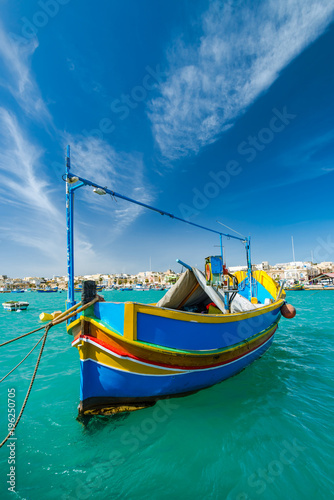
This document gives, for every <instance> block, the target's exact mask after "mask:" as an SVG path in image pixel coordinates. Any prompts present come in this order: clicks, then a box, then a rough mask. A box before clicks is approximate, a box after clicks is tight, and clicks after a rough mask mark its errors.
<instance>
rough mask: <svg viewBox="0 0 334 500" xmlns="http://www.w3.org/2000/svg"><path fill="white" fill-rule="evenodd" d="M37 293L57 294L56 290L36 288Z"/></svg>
mask: <svg viewBox="0 0 334 500" xmlns="http://www.w3.org/2000/svg"><path fill="white" fill-rule="evenodd" d="M36 292H38V293H55V292H58V288H37V290H36Z"/></svg>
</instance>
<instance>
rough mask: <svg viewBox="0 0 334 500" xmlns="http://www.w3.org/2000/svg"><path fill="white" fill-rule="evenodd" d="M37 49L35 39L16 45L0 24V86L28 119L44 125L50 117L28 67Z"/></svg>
mask: <svg viewBox="0 0 334 500" xmlns="http://www.w3.org/2000/svg"><path fill="white" fill-rule="evenodd" d="M37 47H38V41H37V38H36V37H34V38H33V39H31V40H29V41H27V42H26V43H17V42H15V41H14V40H13V39H11V38H10V36H9V35H8V34H7V33H6V31H5V29H4V27H3V25H2V24H1V23H0V57H1V59H2V61H3V66H4V68H5V73H4V74H3V77H2V79H1V80H0V84H1V86H2V87H4V88H6V89H7V90H8V91H9V92H10V93H11V94H12V95H13V97H14V98H15V99H16V101H17V102H18V104H19V105H20V106H21V108H22V109H23V110H24V112H25V113H26V114H27V115H28V116H29V117H32V118H34V119H36V120H38V121H40V122H45V123H46V122H49V121H50V120H51V116H50V114H49V111H48V109H47V106H46V104H45V102H44V101H43V98H42V96H41V93H40V90H39V88H38V85H37V83H36V81H35V78H34V76H33V74H32V72H31V66H30V61H31V57H32V55H33V54H34V52H35V50H36V48H37Z"/></svg>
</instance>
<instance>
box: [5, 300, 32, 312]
mask: <svg viewBox="0 0 334 500" xmlns="http://www.w3.org/2000/svg"><path fill="white" fill-rule="evenodd" d="M28 305H29V302H24V301H19V300H8V301H7V302H3V304H2V307H3V308H4V309H5V311H25V310H26V309H27V307H28Z"/></svg>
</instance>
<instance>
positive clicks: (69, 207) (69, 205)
mask: <svg viewBox="0 0 334 500" xmlns="http://www.w3.org/2000/svg"><path fill="white" fill-rule="evenodd" d="M70 168H71V160H70V146H67V148H66V177H67V178H68V175H69V173H70ZM73 202H74V193H73V192H72V190H71V185H70V184H69V183H68V182H66V233H67V276H68V290H67V309H69V308H70V307H72V306H74V304H75V300H74V255H73Z"/></svg>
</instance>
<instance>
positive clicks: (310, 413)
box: [0, 291, 334, 500]
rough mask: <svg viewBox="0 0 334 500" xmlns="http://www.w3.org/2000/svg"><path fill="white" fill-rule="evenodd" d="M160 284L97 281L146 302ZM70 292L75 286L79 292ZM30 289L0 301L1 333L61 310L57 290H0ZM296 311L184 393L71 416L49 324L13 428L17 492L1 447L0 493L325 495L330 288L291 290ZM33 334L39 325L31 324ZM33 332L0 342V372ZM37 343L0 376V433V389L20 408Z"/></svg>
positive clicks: (60, 346)
mask: <svg viewBox="0 0 334 500" xmlns="http://www.w3.org/2000/svg"><path fill="white" fill-rule="evenodd" d="M162 293H163V292H123V293H120V292H105V293H104V294H103V295H104V296H105V298H106V299H107V300H118V301H121V300H138V301H142V302H144V301H145V302H154V301H156V300H157V299H158V298H159V297H161V295H162ZM78 297H79V295H78ZM0 298H1V299H3V300H2V301H1V302H3V301H5V300H11V299H12V300H28V302H29V303H30V306H29V308H28V310H27V311H22V312H20V313H18V312H7V311H4V310H2V309H1V310H0V324H1V338H2V339H3V340H6V339H9V338H12V337H14V336H17V335H19V334H22V333H25V332H27V331H28V330H30V329H32V328H34V327H36V324H39V319H38V317H39V314H40V313H41V312H43V311H44V312H52V311H54V310H58V309H59V310H60V309H61V310H63V309H64V301H65V294H64V293H63V294H59V293H58V294H35V293H25V294H20V295H17V294H1V296H0ZM288 300H289V301H290V302H291V303H292V304H293V305H295V307H296V308H297V316H296V318H295V319H294V320H285V319H282V320H281V322H280V326H279V330H278V332H277V334H276V338H275V341H274V343H273V345H272V347H271V348H270V349H269V351H268V352H267V353H266V354H265V355H264V356H263V357H262V358H261V359H260V360H258V361H256V362H255V363H254V364H253V365H251V366H250V367H248V368H247V369H246V370H244V371H243V372H242V373H240V374H239V375H237V376H236V377H234V378H232V379H229V380H227V381H225V382H223V383H221V384H218V385H216V386H214V387H212V388H210V389H206V390H204V391H201V392H199V393H197V394H195V395H192V396H188V397H186V398H180V399H173V400H170V401H169V402H168V401H167V402H160V403H158V404H157V405H156V406H155V407H152V408H148V409H146V410H141V411H137V412H134V413H131V414H127V415H125V416H122V417H118V418H110V417H94V418H93V419H91V420H90V421H89V423H88V424H87V425H86V426H83V425H82V424H81V423H79V422H78V421H77V420H76V416H77V404H78V399H79V357H78V353H77V350H76V349H75V348H72V347H71V344H70V341H71V338H70V337H69V336H68V335H67V333H66V331H65V327H64V326H62V325H59V326H57V327H54V328H53V329H51V330H50V333H49V336H48V339H47V343H46V347H45V352H44V354H43V357H42V361H41V364H40V368H39V371H38V373H37V378H36V381H35V384H34V388H33V391H32V394H31V396H30V398H29V401H28V405H27V407H26V409H25V412H24V414H23V417H22V420H21V422H20V424H19V426H18V428H17V431H16V437H17V441H16V447H15V460H16V464H15V466H16V471H15V472H16V493H11V492H8V490H7V487H8V485H6V481H7V479H8V478H7V476H6V475H7V474H8V473H9V464H8V456H9V448H6V445H5V446H4V447H3V448H2V449H1V450H0V472H1V474H0V476H1V479H0V480H1V490H0V491H1V498H2V499H7V498H17V499H28V500H42V499H43V500H44V499H64V500H65V499H69V500H70V499H80V500H84V499H89V498H98V499H102V500H103V499H107V498H108V499H110V498H112V499H138V500H140V499H148V498H150V499H159V500H160V499H162V500H164V499H166V500H167V499H171V498H173V499H177V500H178V499H186V500H187V499H229V500H246V499H271V500H275V499H314V498H317V499H328V498H331V497H332V496H333V493H332V492H333V490H334V485H333V477H334V474H333V465H332V464H333V454H334V453H333V452H334V399H333V385H334V383H333V378H334V377H333V371H334V368H333V366H334V365H333V334H334V332H333V330H334V328H333V311H334V291H320V292H319V291H318V292H312V291H310V292H308V291H303V292H289V293H288ZM41 333H43V332H41ZM38 338H39V332H37V333H35V334H33V335H32V336H29V337H26V338H24V339H22V340H21V341H18V342H15V343H12V344H10V345H8V346H5V347H2V358H1V360H2V361H1V370H0V378H1V377H2V376H3V375H4V374H5V373H7V371H9V369H11V368H12V367H13V366H14V365H15V364H16V363H17V362H18V361H19V360H20V359H21V358H22V357H23V354H24V353H26V352H28V351H29V350H30V348H31V347H32V345H33V344H34V343H35V342H36V341H37V339H38ZM37 351H38V348H37V350H36V351H34V353H33V354H32V356H31V357H30V358H28V360H27V361H26V362H25V363H24V364H23V365H22V366H21V367H20V368H19V369H18V370H17V371H16V372H14V374H13V375H12V376H10V377H8V378H7V379H6V380H5V381H4V382H2V384H1V385H0V415H1V417H0V441H2V439H3V437H5V435H6V434H7V392H8V390H9V389H11V388H14V389H15V393H16V396H15V400H16V412H17V414H18V412H19V410H20V408H21V404H22V402H23V399H24V396H25V392H26V389H27V387H28V384H29V380H30V377H31V374H32V371H33V368H34V365H35V360H36V358H37Z"/></svg>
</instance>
